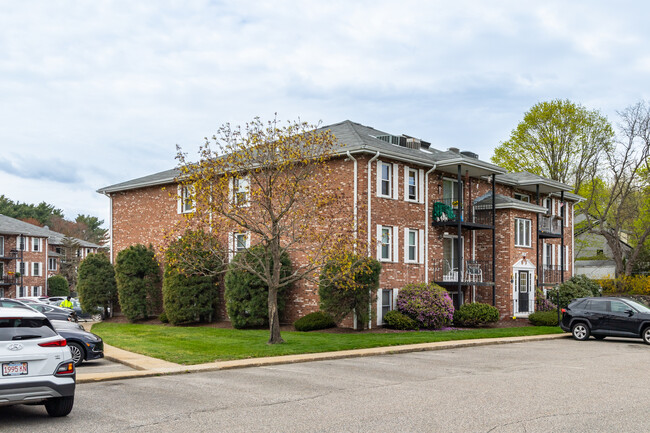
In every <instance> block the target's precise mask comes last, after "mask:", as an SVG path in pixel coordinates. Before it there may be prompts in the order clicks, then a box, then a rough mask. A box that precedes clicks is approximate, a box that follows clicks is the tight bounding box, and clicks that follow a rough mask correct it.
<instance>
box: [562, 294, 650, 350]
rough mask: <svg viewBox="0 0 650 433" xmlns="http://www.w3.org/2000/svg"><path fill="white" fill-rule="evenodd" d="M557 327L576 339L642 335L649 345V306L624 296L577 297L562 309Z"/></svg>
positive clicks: (635, 336)
mask: <svg viewBox="0 0 650 433" xmlns="http://www.w3.org/2000/svg"><path fill="white" fill-rule="evenodd" d="M560 327H561V328H562V329H563V330H565V331H567V332H571V333H572V334H573V337H574V338H575V339H576V340H580V341H583V340H586V339H588V338H589V335H593V336H594V338H595V339H597V340H602V339H604V338H605V337H630V338H642V339H643V341H645V342H646V343H647V344H650V308H648V307H646V306H645V305H642V304H639V303H638V302H635V301H632V300H630V299H626V298H612V297H602V298H581V299H576V300H575V301H573V302H572V303H570V304H569V306H568V307H567V308H563V309H562V323H560Z"/></svg>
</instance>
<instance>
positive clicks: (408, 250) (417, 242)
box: [404, 229, 424, 263]
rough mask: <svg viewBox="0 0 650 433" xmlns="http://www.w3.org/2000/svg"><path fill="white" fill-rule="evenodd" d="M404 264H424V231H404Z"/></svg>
mask: <svg viewBox="0 0 650 433" xmlns="http://www.w3.org/2000/svg"><path fill="white" fill-rule="evenodd" d="M404 263H424V230H418V229H404Z"/></svg>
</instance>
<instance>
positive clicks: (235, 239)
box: [232, 232, 251, 254]
mask: <svg viewBox="0 0 650 433" xmlns="http://www.w3.org/2000/svg"><path fill="white" fill-rule="evenodd" d="M241 238H243V239H244V242H243V246H241V247H240V245H242V243H241V242H240V239H241ZM250 246H251V237H250V234H249V233H248V232H239V233H233V234H232V250H233V252H234V253H235V254H237V253H239V252H241V251H246V250H247V249H248V248H250Z"/></svg>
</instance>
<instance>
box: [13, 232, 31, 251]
mask: <svg viewBox="0 0 650 433" xmlns="http://www.w3.org/2000/svg"><path fill="white" fill-rule="evenodd" d="M21 241H22V242H21ZM27 241H28V239H27V236H22V235H18V236H17V237H16V247H17V248H16V249H17V250H18V251H25V247H26V246H27V245H28V244H27Z"/></svg>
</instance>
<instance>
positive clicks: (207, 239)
mask: <svg viewBox="0 0 650 433" xmlns="http://www.w3.org/2000/svg"><path fill="white" fill-rule="evenodd" d="M223 254H224V251H223V247H221V245H220V243H219V242H218V240H217V238H216V237H215V236H214V235H212V234H210V233H205V232H204V231H202V230H188V231H187V232H185V234H184V235H183V236H182V237H180V238H179V239H177V240H174V241H173V242H171V244H170V245H169V246H168V247H167V249H166V252H165V263H166V264H165V274H164V278H163V305H164V309H165V316H166V319H167V320H168V321H169V322H171V323H172V324H173V325H178V324H183V323H190V322H205V321H207V322H211V321H212V320H213V318H214V316H215V311H216V308H217V301H218V298H219V277H220V276H221V275H222V274H223V257H222V256H223Z"/></svg>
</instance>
